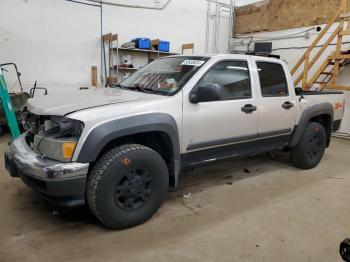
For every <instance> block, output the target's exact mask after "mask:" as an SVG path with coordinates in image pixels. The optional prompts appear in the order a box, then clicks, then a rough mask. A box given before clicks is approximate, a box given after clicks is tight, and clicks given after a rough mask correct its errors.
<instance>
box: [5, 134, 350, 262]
mask: <svg viewBox="0 0 350 262" xmlns="http://www.w3.org/2000/svg"><path fill="white" fill-rule="evenodd" d="M8 140H9V138H8V137H5V138H4V137H2V138H1V141H0V155H2V154H3V152H4V151H5V150H6V149H7V141H8ZM349 156H350V141H346V140H341V139H333V141H332V144H331V147H330V148H329V149H328V150H327V152H326V155H325V157H324V159H323V161H322V163H321V164H320V165H319V166H318V167H317V168H315V169H313V170H309V171H304V170H299V169H297V168H294V167H292V166H291V165H290V164H289V162H288V155H287V154H282V155H279V156H277V157H271V156H267V155H264V156H260V157H254V158H249V159H245V160H235V161H233V160H230V161H225V162H222V163H220V164H216V165H212V166H208V167H205V168H200V169H197V170H195V171H192V172H187V173H184V174H183V176H182V177H181V178H180V182H179V189H178V190H177V191H175V192H171V193H169V196H168V199H167V200H166V201H165V203H164V204H163V206H162V208H161V209H160V210H159V212H158V213H157V214H156V215H155V216H154V217H153V218H152V219H151V220H150V221H148V222H147V223H145V224H143V225H140V226H138V227H134V228H131V229H127V230H122V231H113V230H108V229H106V228H104V227H103V226H101V224H100V223H99V222H98V221H97V220H96V219H95V218H94V217H93V215H92V214H91V213H90V212H89V211H88V209H87V208H78V209H71V210H67V209H59V208H57V207H55V206H53V205H51V204H50V203H48V202H47V201H46V200H44V199H43V198H41V197H40V196H39V195H38V194H37V193H35V192H33V191H31V190H30V189H29V188H27V187H26V186H25V185H24V184H23V183H22V182H21V180H20V179H17V178H11V177H10V176H9V175H8V174H7V172H6V171H5V168H4V164H3V161H1V163H0V170H1V175H0V261H1V262H4V261H11V262H14V261H46V262H49V261H84V262H86V261H104V262H107V261H254V262H256V261H268V262H271V261H279V262H280V261H284V262H286V261H291V262H295V261H317V262H320V261H327V262H329V261H332V262H333V261H341V259H340V256H339V254H338V248H339V243H340V242H341V241H342V240H343V239H344V238H346V237H350V169H349V166H350V157H349Z"/></svg>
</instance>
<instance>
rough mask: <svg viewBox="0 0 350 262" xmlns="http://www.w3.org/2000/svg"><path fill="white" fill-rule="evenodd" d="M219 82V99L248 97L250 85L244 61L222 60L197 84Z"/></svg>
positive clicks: (249, 95)
mask: <svg viewBox="0 0 350 262" xmlns="http://www.w3.org/2000/svg"><path fill="white" fill-rule="evenodd" d="M204 83H205V84H206V83H211V84H219V85H220V86H221V100H233V99H244V98H250V97H251V96H252V93H251V85H250V76H249V68H248V63H247V62H246V61H224V62H219V63H217V64H216V65H215V66H213V67H212V68H211V69H210V70H209V71H208V72H207V73H206V74H205V76H204V77H203V78H202V79H201V80H200V81H199V84H204Z"/></svg>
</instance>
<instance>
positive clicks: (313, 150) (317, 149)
mask: <svg viewBox="0 0 350 262" xmlns="http://www.w3.org/2000/svg"><path fill="white" fill-rule="evenodd" d="M326 144H327V137H326V130H325V129H324V127H323V126H322V125H321V124H319V123H316V122H310V123H309V124H308V125H307V126H306V129H305V131H304V134H303V136H302V138H301V139H300V141H299V144H298V145H297V146H296V147H294V148H292V150H291V152H290V159H291V161H292V163H293V164H294V165H295V166H297V167H299V168H302V169H311V168H314V167H316V166H317V165H318V163H320V161H321V159H322V157H323V155H324V151H325V148H326Z"/></svg>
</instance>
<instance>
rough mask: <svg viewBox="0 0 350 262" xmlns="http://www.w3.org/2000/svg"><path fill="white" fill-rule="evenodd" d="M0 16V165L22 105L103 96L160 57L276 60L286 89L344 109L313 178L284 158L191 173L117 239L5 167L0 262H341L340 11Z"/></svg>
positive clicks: (344, 61) (70, 4) (17, 7)
mask: <svg viewBox="0 0 350 262" xmlns="http://www.w3.org/2000/svg"><path fill="white" fill-rule="evenodd" d="M0 10H2V14H1V16H0V58H1V59H0V64H5V63H15V65H16V66H17V68H18V71H19V72H20V73H17V72H16V71H15V70H14V67H13V66H12V65H4V66H1V68H3V70H2V74H3V75H4V80H5V81H4V83H5V84H6V86H5V87H1V89H2V90H3V89H5V90H6V91H7V92H8V93H9V95H10V96H9V97H7V96H6V93H7V92H6V93H4V92H3V91H1V92H2V93H1V94H0V96H1V101H2V103H1V108H0V113H1V116H0V131H1V137H0V154H1V155H4V154H5V152H6V151H8V150H9V146H10V144H11V142H12V141H13V139H14V137H16V136H18V135H19V133H21V132H23V130H22V128H18V123H19V125H21V124H22V122H21V120H18V119H19V118H20V114H21V111H22V109H23V107H24V106H25V104H26V100H27V99H31V98H30V97H34V99H35V97H39V98H40V99H41V100H40V101H44V100H45V97H46V96H51V97H55V96H59V95H62V94H64V95H65V96H67V100H68V97H69V96H70V92H72V91H74V92H75V93H74V94H76V92H88V91H90V90H96V89H105V88H110V87H111V86H112V87H113V85H116V84H118V83H120V82H121V81H123V80H125V79H128V77H130V76H131V75H132V74H133V73H135V72H137V71H138V70H142V68H143V67H144V66H145V65H147V64H148V63H150V62H152V61H157V60H158V59H160V58H163V57H166V56H173V55H179V54H185V55H189V56H193V55H195V56H201V55H203V54H239V55H241V54H248V55H258V56H273V57H276V58H280V59H281V60H283V61H284V62H285V63H286V64H287V65H288V68H289V70H290V71H291V75H292V77H293V79H292V81H293V82H294V85H295V87H300V88H302V90H303V91H305V92H306V91H320V92H329V91H337V92H339V91H340V92H342V93H343V94H344V97H345V104H344V105H343V107H344V108H342V110H343V112H344V114H343V117H342V122H341V125H340V128H339V129H338V130H337V131H336V132H335V133H333V134H332V139H331V143H330V146H329V148H327V149H326V151H325V154H324V156H323V159H322V161H321V162H320V164H319V165H318V166H316V167H315V168H312V169H309V170H302V169H299V168H297V167H294V166H293V165H291V163H290V161H289V153H288V152H284V151H278V152H277V151H273V152H269V153H268V154H263V155H257V156H251V157H248V158H242V159H226V160H224V161H220V162H218V163H215V164H210V165H205V166H200V167H198V168H193V169H192V168H191V169H189V170H185V171H183V172H181V175H180V176H179V180H178V185H177V188H176V190H170V191H169V192H168V195H167V197H166V200H165V201H164V202H163V204H162V206H161V207H160V209H159V210H158V212H157V213H155V215H153V216H152V218H151V219H150V220H148V221H147V222H145V223H143V224H141V225H138V226H136V227H132V228H129V229H124V230H112V229H108V228H106V227H104V226H103V225H102V224H101V223H100V222H99V220H98V219H97V218H96V217H95V216H94V215H93V214H92V212H91V211H90V210H89V208H88V207H87V206H81V207H75V208H64V207H60V206H58V205H56V204H53V203H51V202H49V201H47V199H45V198H43V197H42V196H41V195H40V194H38V193H37V192H35V191H34V190H32V189H30V188H29V187H27V186H26V185H25V184H24V183H22V181H21V180H20V179H18V178H13V177H11V176H10V175H9V173H8V171H7V170H6V168H5V160H2V161H0V168H1V176H0V207H1V212H0V232H1V234H0V261H42V260H43V261H141V260H142V261H343V259H342V257H341V255H340V254H339V251H340V250H339V248H340V244H341V243H342V241H343V240H344V239H346V238H350V213H349V212H348V210H349V204H348V203H349V201H348V200H350V197H349V194H348V190H349V188H350V177H348V175H350V169H349V155H350V0H347V1H346V0H308V1H306V0H283V1H279V0H263V1H257V0H218V1H217V0H191V1H185V0H129V1H126V0H108V1H104V0H103V1H100V0H3V1H1V3H0ZM146 40H147V41H149V46H148V47H146V48H145V47H143V46H142V45H143V44H145V43H147V41H146ZM18 76H20V77H18ZM1 84H2V82H1V81H0V86H1ZM324 97H327V95H324ZM4 99H5V100H4ZM6 99H7V100H6ZM96 99H97V98H96ZM8 100H10V101H11V102H12V105H11V106H10V107H9V106H8V105H6V103H4V101H5V102H7V101H8ZM33 101H35V100H33ZM38 101H39V100H38ZM38 106H39V105H38ZM8 110H10V111H13V110H15V111H16V112H15V114H13V115H12V117H13V118H9V115H8V114H7V111H8ZM184 114H185V112H184ZM16 118H17V119H16ZM208 121H209V122H210V119H208ZM275 121H277V122H278V121H279V120H278V119H276V120H275ZM17 122H18V123H17ZM220 128H223V129H224V128H225V126H222V127H220ZM16 132H18V133H16ZM198 132H199V133H200V132H202V131H201V130H198ZM3 159H4V157H3ZM150 240H151V241H150ZM349 243H350V241H349ZM349 251H350V246H349ZM349 254H350V252H349ZM349 259H350V257H349ZM346 261H350V260H346Z"/></svg>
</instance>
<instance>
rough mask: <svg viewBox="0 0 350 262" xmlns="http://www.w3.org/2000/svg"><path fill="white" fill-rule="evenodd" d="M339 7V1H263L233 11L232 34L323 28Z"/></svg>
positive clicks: (349, 8)
mask: <svg viewBox="0 0 350 262" xmlns="http://www.w3.org/2000/svg"><path fill="white" fill-rule="evenodd" d="M339 6H340V0H265V1H262V2H258V3H256V4H252V5H247V6H243V7H239V8H237V9H236V20H235V34H246V33H252V32H261V31H278V30H284V29H290V28H298V27H305V26H312V25H320V24H325V23H327V20H328V19H329V18H330V17H331V16H333V14H334V12H335V11H336V9H337V8H338V7H339ZM348 11H350V0H348Z"/></svg>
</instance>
